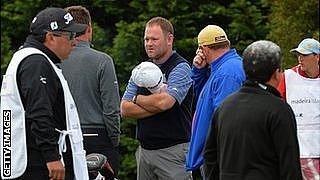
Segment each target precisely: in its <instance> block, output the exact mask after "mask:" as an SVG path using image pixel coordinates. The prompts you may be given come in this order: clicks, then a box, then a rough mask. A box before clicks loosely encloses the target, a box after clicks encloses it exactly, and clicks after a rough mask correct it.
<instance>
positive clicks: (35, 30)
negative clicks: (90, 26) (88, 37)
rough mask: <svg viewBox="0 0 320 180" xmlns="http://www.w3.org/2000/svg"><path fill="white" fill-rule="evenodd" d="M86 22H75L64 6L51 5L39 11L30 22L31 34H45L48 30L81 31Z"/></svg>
mask: <svg viewBox="0 0 320 180" xmlns="http://www.w3.org/2000/svg"><path fill="white" fill-rule="evenodd" d="M86 28H87V25H85V24H78V23H75V21H74V19H73V17H72V15H71V14H70V13H68V12H67V11H65V10H64V9H62V8H55V7H50V8H46V9H44V10H42V11H41V12H39V13H38V14H37V15H36V17H34V19H33V20H32V22H31V24H30V33H31V34H44V33H45V32H46V31H69V32H76V33H80V32H83V31H84V30H85V29H86Z"/></svg>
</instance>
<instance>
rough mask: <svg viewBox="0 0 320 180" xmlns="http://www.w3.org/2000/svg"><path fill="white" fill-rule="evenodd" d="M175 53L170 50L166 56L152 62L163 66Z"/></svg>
mask: <svg viewBox="0 0 320 180" xmlns="http://www.w3.org/2000/svg"><path fill="white" fill-rule="evenodd" d="M172 53H173V50H169V51H168V52H167V53H166V54H165V55H164V56H162V57H161V58H159V59H152V61H153V62H154V63H156V64H163V63H165V62H166V61H167V60H168V59H169V58H170V56H171V55H172Z"/></svg>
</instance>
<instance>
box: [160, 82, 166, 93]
mask: <svg viewBox="0 0 320 180" xmlns="http://www.w3.org/2000/svg"><path fill="white" fill-rule="evenodd" d="M167 87H168V85H167V84H162V86H161V88H160V93H162V92H167Z"/></svg>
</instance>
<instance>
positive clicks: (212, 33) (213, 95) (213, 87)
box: [186, 25, 245, 173]
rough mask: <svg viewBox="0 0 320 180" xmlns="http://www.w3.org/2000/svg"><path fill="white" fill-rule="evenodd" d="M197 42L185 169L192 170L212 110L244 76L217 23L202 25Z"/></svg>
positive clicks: (198, 160) (200, 157)
mask: <svg viewBox="0 0 320 180" xmlns="http://www.w3.org/2000/svg"><path fill="white" fill-rule="evenodd" d="M198 46H199V47H198V50H197V55H196V56H195V58H194V60H193V67H192V79H193V80H194V89H195V95H196V98H195V100H197V106H196V110H195V114H194V118H193V124H192V135H191V141H190V148H189V152H188V156H187V164H186V167H187V170H195V169H197V168H199V167H201V165H202V164H203V148H204V144H205V140H206V136H207V133H208V128H209V125H210V121H211V117H212V113H213V112H214V111H215V109H216V108H217V107H218V106H219V104H220V103H221V102H222V101H223V100H224V98H226V97H227V96H228V95H229V94H231V93H233V92H235V91H236V90H238V89H239V88H240V87H241V85H242V82H243V81H244V80H245V75H244V72H243V68H242V59H241V57H240V56H239V55H238V53H237V51H236V49H233V48H231V47H230V41H229V40H228V37H227V34H226V33H225V32H224V30H223V29H222V28H221V27H219V26H216V25H208V26H206V27H205V28H203V29H202V30H201V31H200V33H199V35H198ZM201 173H203V171H201Z"/></svg>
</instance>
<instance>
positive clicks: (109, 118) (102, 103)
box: [61, 6, 120, 174]
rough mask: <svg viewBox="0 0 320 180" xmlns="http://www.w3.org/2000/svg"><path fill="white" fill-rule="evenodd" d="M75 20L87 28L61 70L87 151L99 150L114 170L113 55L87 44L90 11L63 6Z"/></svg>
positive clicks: (117, 138)
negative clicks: (75, 109) (72, 98)
mask: <svg viewBox="0 0 320 180" xmlns="http://www.w3.org/2000/svg"><path fill="white" fill-rule="evenodd" d="M66 10H67V12H69V13H70V14H71V15H72V16H73V17H74V20H75V22H77V23H81V24H85V25H86V29H85V30H84V31H83V32H81V33H79V34H77V35H78V36H77V37H76V38H75V39H76V40H77V45H76V47H75V48H74V49H73V51H72V52H71V54H70V56H69V58H68V60H67V61H64V62H63V63H62V64H61V68H62V73H63V75H64V76H65V78H66V80H67V81H68V84H69V86H70V90H71V94H72V96H73V97H74V100H75V103H76V105H77V108H78V113H79V118H80V123H81V128H82V132H83V134H84V149H85V150H86V151H87V154H91V153H101V154H103V155H105V156H106V157H107V158H108V161H109V162H110V164H111V167H112V169H113V170H114V172H115V174H118V170H119V166H120V154H119V141H120V96H119V88H118V81H117V77H116V72H115V68H114V64H113V60H112V58H111V57H110V56H109V55H107V54H105V53H103V52H100V51H97V50H94V49H92V48H91V47H90V45H91V40H92V24H91V17H90V13H89V11H88V10H87V9H86V8H85V7H82V6H71V7H67V8H66Z"/></svg>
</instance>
